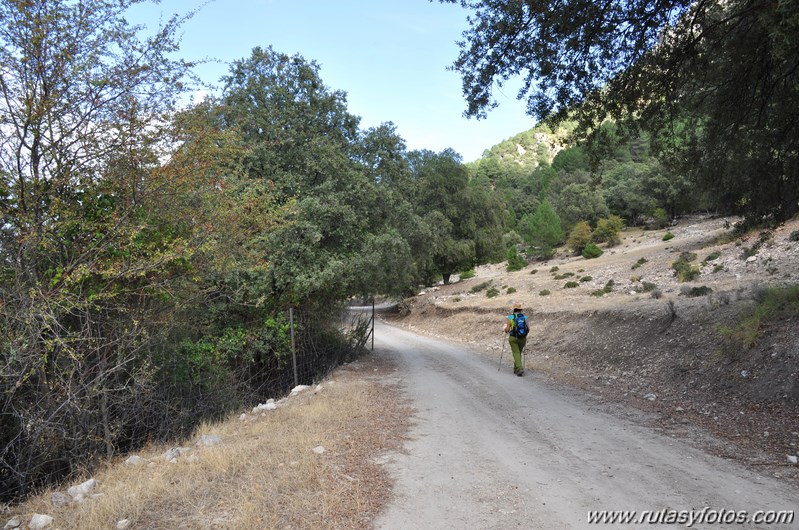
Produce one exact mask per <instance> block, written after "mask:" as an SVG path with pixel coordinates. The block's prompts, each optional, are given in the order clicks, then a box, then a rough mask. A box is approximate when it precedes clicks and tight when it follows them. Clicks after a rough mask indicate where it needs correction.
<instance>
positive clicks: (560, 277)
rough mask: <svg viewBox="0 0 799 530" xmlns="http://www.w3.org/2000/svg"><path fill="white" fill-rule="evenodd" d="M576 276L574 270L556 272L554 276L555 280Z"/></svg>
mask: <svg viewBox="0 0 799 530" xmlns="http://www.w3.org/2000/svg"><path fill="white" fill-rule="evenodd" d="M572 276H574V273H573V272H564V273H563V274H556V275H555V276H554V277H553V278H554V279H555V280H565V279H566V278H571V277H572Z"/></svg>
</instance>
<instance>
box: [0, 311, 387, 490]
mask: <svg viewBox="0 0 799 530" xmlns="http://www.w3.org/2000/svg"><path fill="white" fill-rule="evenodd" d="M284 317H285V320H282V321H280V322H278V324H276V325H275V327H274V329H271V330H269V331H268V332H265V334H264V335H262V336H259V337H256V338H253V339H249V341H250V342H251V344H247V341H246V340H245V341H244V342H243V344H245V346H244V347H243V348H244V349H243V350H242V351H239V352H238V353H237V354H236V355H238V357H237V356H235V355H234V356H232V357H225V356H224V355H223V354H222V351H221V350H219V349H218V348H220V347H221V346H220V343H217V346H216V348H217V350H214V349H212V350H211V351H208V350H197V349H194V350H192V351H191V352H189V353H186V352H184V353H183V354H178V352H177V351H170V352H167V353H158V352H156V351H154V350H140V351H139V352H128V354H126V355H124V356H119V357H118V358H112V357H111V356H110V355H94V356H89V355H86V356H83V357H80V358H77V357H63V358H61V359H60V360H59V362H60V364H59V365H58V366H57V370H55V369H54V370H51V372H50V374H49V375H50V376H49V378H48V379H47V380H44V378H43V377H34V376H32V375H29V376H27V378H26V377H24V376H25V375H26V374H25V373H21V374H17V373H16V372H14V371H13V370H12V368H14V367H15V365H14V364H13V363H12V359H11V358H6V360H5V361H3V366H0V368H2V371H0V502H7V501H10V500H13V499H15V498H19V497H22V496H24V495H25V494H27V493H28V492H29V491H31V490H32V489H35V488H37V487H39V486H44V485H46V484H49V483H52V482H55V481H59V480H63V479H64V478H66V477H70V476H72V475H74V474H76V473H80V472H81V471H82V470H86V469H91V468H92V467H94V466H95V465H96V464H97V463H98V462H99V461H100V459H101V458H103V457H108V456H111V455H114V454H120V453H125V452H127V451H131V450H135V449H136V448H138V447H141V446H142V445H144V444H145V443H148V442H158V441H173V440H180V439H182V438H184V437H186V436H189V435H191V433H192V432H193V431H194V429H195V428H196V427H197V425H199V424H200V423H202V422H203V421H206V420H218V419H221V418H223V417H225V416H226V415H227V414H229V413H231V412H233V411H235V410H237V409H240V407H242V406H249V405H252V404H255V403H258V402H263V401H265V400H266V399H268V398H270V397H275V398H277V397H282V396H283V395H285V394H287V393H288V392H289V391H290V390H291V389H292V388H294V387H295V386H297V385H298V384H304V385H310V384H314V383H316V382H318V381H320V380H321V379H323V378H324V377H325V376H327V375H328V374H329V373H330V372H331V371H332V370H333V369H334V368H335V367H337V366H339V365H341V364H342V363H344V362H347V361H350V360H353V359H355V358H357V357H358V356H360V355H362V354H364V353H365V352H367V351H368V348H369V345H368V342H369V339H370V338H371V339H372V340H373V337H374V310H373V309H372V312H371V314H370V313H369V312H368V311H367V312H364V311H351V310H349V309H347V308H342V309H336V310H335V311H328V312H319V311H305V310H296V309H289V310H287V311H286V313H285V315H284ZM276 320H280V319H279V318H278V319H276ZM198 352H200V353H203V354H204V355H205V357H203V359H206V360H208V359H218V361H214V362H213V363H200V362H199V361H198V360H197V359H198V357H197V356H196V355H194V354H196V353H198ZM137 355H139V356H138V357H137ZM68 363H73V364H68ZM17 372H19V370H17ZM55 375H59V376H60V378H56V377H55Z"/></svg>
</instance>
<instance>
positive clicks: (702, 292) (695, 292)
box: [685, 285, 713, 298]
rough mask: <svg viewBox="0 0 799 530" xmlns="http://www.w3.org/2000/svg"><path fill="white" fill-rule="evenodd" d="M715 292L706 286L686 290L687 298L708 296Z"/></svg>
mask: <svg viewBox="0 0 799 530" xmlns="http://www.w3.org/2000/svg"><path fill="white" fill-rule="evenodd" d="M712 292H713V289H711V288H710V287H708V286H706V285H702V286H699V287H691V288H690V289H688V290H686V292H685V296H687V297H689V298H696V297H698V296H707V295H709V294H710V293H712Z"/></svg>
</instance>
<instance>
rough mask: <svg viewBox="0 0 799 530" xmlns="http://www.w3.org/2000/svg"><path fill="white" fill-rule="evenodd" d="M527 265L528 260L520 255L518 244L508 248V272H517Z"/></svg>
mask: <svg viewBox="0 0 799 530" xmlns="http://www.w3.org/2000/svg"><path fill="white" fill-rule="evenodd" d="M526 266H527V260H525V259H524V258H523V257H522V256H520V255H519V252H518V251H517V250H516V246H515V245H514V246H512V247H510V248H509V249H508V266H507V271H508V272H515V271H520V270H522V269H523V268H525V267H526Z"/></svg>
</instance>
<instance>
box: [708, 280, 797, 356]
mask: <svg viewBox="0 0 799 530" xmlns="http://www.w3.org/2000/svg"><path fill="white" fill-rule="evenodd" d="M754 298H755V301H756V302H757V305H756V306H755V307H754V308H753V309H752V310H751V312H750V313H749V314H747V315H746V316H744V317H743V318H741V320H740V321H739V322H738V323H737V324H736V325H734V326H732V327H723V328H721V329H720V330H719V331H720V332H721V333H722V335H725V336H726V337H727V338H728V339H729V340H731V341H732V342H733V345H732V346H733V347H735V348H740V347H744V348H751V347H752V346H754V345H755V344H757V340H758V339H759V338H760V333H761V330H762V329H763V327H764V326H765V325H766V324H768V323H770V322H774V321H776V320H780V319H784V318H797V317H799V285H790V286H788V287H771V288H767V289H759V290H755V292H754Z"/></svg>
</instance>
